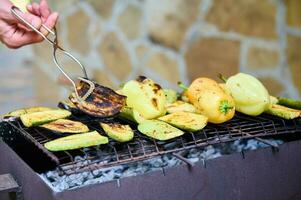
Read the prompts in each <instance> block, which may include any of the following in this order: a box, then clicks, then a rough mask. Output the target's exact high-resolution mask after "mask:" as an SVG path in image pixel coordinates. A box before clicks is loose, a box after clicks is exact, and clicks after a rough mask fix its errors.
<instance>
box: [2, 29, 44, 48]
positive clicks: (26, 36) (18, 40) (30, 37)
mask: <svg viewBox="0 0 301 200" xmlns="http://www.w3.org/2000/svg"><path fill="white" fill-rule="evenodd" d="M42 40H43V38H42V37H41V36H39V35H37V34H36V33H34V32H28V31H26V30H24V29H16V31H15V32H14V33H13V34H12V35H11V36H10V37H8V38H3V42H4V43H5V44H6V45H7V46H8V47H9V48H13V49H16V48H19V47H21V46H24V45H27V44H33V43H38V42H41V41H42Z"/></svg>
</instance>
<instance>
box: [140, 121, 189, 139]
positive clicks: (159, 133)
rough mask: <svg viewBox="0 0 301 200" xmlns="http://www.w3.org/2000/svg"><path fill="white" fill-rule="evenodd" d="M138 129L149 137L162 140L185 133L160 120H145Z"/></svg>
mask: <svg viewBox="0 0 301 200" xmlns="http://www.w3.org/2000/svg"><path fill="white" fill-rule="evenodd" d="M138 130H139V131H140V132H141V133H143V134H144V135H146V136H148V137H151V138H154V139H157V140H162V141H164V140H169V139H172V138H176V137H179V136H181V135H183V134H184V132H183V131H181V130H179V129H177V128H175V127H173V126H171V125H169V124H168V123H165V122H163V121H159V120H145V121H144V122H142V123H141V124H139V125H138Z"/></svg>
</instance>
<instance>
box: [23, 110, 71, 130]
mask: <svg viewBox="0 0 301 200" xmlns="http://www.w3.org/2000/svg"><path fill="white" fill-rule="evenodd" d="M70 115H71V112H69V111H67V110H63V109H55V110H47V111H42V112H35V113H28V114H24V115H21V117H20V118H21V121H22V123H23V124H24V126H26V127H31V126H38V125H41V124H46V123H49V122H52V121H55V120H57V119H63V118H66V117H69V116H70Z"/></svg>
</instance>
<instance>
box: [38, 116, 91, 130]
mask: <svg viewBox="0 0 301 200" xmlns="http://www.w3.org/2000/svg"><path fill="white" fill-rule="evenodd" d="M40 127H42V128H46V129H48V130H51V131H54V132H59V133H86V132H88V131H89V128H88V127H87V126H86V125H85V124H83V123H81V122H76V121H72V120H69V119H58V120H56V121H53V122H50V123H48V124H43V125H41V126H40Z"/></svg>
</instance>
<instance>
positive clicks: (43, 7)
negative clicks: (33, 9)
mask: <svg viewBox="0 0 301 200" xmlns="http://www.w3.org/2000/svg"><path fill="white" fill-rule="evenodd" d="M39 10H40V13H41V17H43V18H44V19H47V18H48V17H49V16H50V14H51V11H50V9H49V6H48V3H47V1H46V0H41V2H40V8H39Z"/></svg>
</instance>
